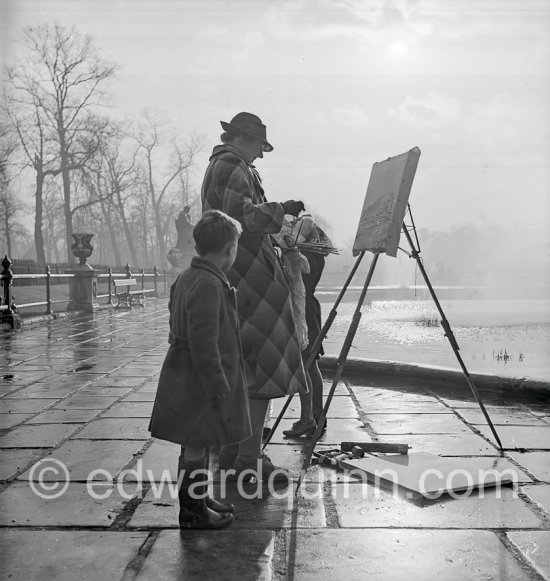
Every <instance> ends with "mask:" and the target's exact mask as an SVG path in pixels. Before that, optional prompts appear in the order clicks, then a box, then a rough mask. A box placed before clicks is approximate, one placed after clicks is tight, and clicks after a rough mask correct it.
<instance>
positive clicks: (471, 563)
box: [286, 529, 531, 581]
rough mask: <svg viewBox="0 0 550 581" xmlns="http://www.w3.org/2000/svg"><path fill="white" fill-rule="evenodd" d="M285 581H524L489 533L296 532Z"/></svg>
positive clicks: (289, 542)
mask: <svg viewBox="0 0 550 581" xmlns="http://www.w3.org/2000/svg"><path fill="white" fill-rule="evenodd" d="M286 546H287V570H286V575H287V578H288V579H299V580H300V581H310V580H311V581H333V580H334V579H345V580H346V581H365V580H366V579H368V580H369V581H411V579H422V581H442V580H443V579H444V580H445V581H464V579H498V580H499V581H512V580H513V581H528V580H530V579H531V576H530V575H529V573H527V572H525V571H524V570H522V569H521V567H520V566H519V565H518V563H517V561H516V560H515V559H514V557H513V556H512V555H511V554H510V553H509V552H508V551H507V549H506V547H505V546H504V545H503V544H502V543H501V542H500V540H499V539H498V538H497V536H496V535H495V534H493V533H492V532H489V531H448V530H435V531H429V530H426V531H419V530H399V529H398V530H387V529H370V530H362V531H360V530H334V529H328V530H323V531H308V530H296V531H294V530H293V531H288V532H287V534H286Z"/></svg>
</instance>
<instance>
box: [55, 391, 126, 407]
mask: <svg viewBox="0 0 550 581" xmlns="http://www.w3.org/2000/svg"><path fill="white" fill-rule="evenodd" d="M119 397H120V396H116V395H110V396H107V395H106V396H103V395H90V394H85V395H80V393H76V394H74V395H72V396H70V397H68V398H67V399H64V400H63V401H62V402H59V403H58V404H57V405H56V406H55V408H56V409H82V410H87V409H90V410H94V409H95V410H102V409H105V408H106V407H108V406H109V405H111V404H112V403H114V402H115V401H116V400H117V399H118V398H119Z"/></svg>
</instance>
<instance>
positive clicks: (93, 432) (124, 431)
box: [76, 418, 151, 440]
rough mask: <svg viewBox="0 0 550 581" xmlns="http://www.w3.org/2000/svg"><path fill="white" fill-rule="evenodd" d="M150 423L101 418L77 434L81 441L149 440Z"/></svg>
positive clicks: (136, 420)
mask: <svg viewBox="0 0 550 581" xmlns="http://www.w3.org/2000/svg"><path fill="white" fill-rule="evenodd" d="M147 426H148V422H147V421H143V418H100V419H99V420H94V421H93V422H90V423H89V424H88V425H87V426H86V427H85V428H84V429H83V430H82V431H81V432H79V433H78V434H77V436H76V437H77V438H79V439H91V440H148V439H149V438H150V437H151V434H150V433H149V431H148V430H147Z"/></svg>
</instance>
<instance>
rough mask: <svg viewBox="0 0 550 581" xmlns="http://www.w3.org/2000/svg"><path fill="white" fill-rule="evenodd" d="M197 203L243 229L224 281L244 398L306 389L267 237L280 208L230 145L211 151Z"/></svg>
mask: <svg viewBox="0 0 550 581" xmlns="http://www.w3.org/2000/svg"><path fill="white" fill-rule="evenodd" d="M202 203H203V211H206V210H212V209H214V210H221V211H222V212H225V213H226V214H229V215H230V216H232V217H233V218H235V219H237V220H238V221H239V222H240V223H241V225H242V227H243V233H242V234H241V238H240V240H239V250H238V253H237V258H236V260H235V263H234V265H233V268H232V269H231V270H230V271H229V273H228V278H229V280H230V282H231V284H232V285H233V286H235V287H236V288H237V306H238V312H239V318H240V322H241V337H242V344H243V352H244V359H245V369H246V378H247V382H248V391H249V395H250V396H251V397H253V398H273V397H281V396H284V395H287V394H293V393H296V392H297V391H306V390H307V387H306V379H305V374H304V368H303V365H302V358H301V350H300V346H299V344H298V338H297V334H296V327H295V323H294V318H293V314H292V306H291V297H290V291H289V288H288V284H287V282H286V280H285V276H284V273H283V271H282V268H281V265H280V263H279V259H278V257H277V255H276V253H275V250H274V248H273V244H272V243H271V239H270V236H269V235H270V234H274V233H276V232H278V231H279V230H280V229H281V226H282V223H283V216H284V211H283V207H282V204H280V203H278V202H267V201H266V199H265V196H264V191H263V188H262V186H261V181H260V177H259V175H258V173H257V172H256V170H255V169H254V167H253V166H252V165H251V164H249V163H248V162H247V161H246V160H245V159H244V158H243V157H242V155H241V154H240V152H239V151H238V150H237V149H235V148H234V147H232V146H230V145H219V146H217V147H215V148H214V151H213V154H212V156H211V158H210V164H209V165H208V168H207V170H206V174H205V177H204V182H203V185H202Z"/></svg>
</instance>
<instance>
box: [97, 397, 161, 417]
mask: <svg viewBox="0 0 550 581" xmlns="http://www.w3.org/2000/svg"><path fill="white" fill-rule="evenodd" d="M152 412H153V402H148V401H133V402H129V401H128V400H127V399H125V400H124V401H123V402H121V403H116V404H115V405H113V406H112V407H110V408H109V409H108V410H107V411H105V412H103V413H102V414H101V416H102V417H104V418H150V417H151V413H152Z"/></svg>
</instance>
